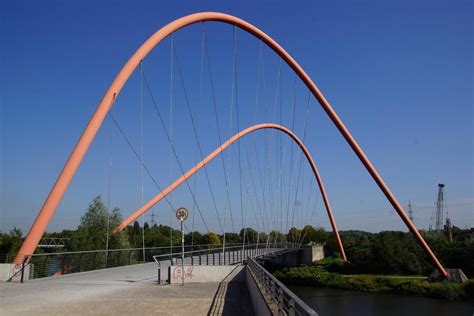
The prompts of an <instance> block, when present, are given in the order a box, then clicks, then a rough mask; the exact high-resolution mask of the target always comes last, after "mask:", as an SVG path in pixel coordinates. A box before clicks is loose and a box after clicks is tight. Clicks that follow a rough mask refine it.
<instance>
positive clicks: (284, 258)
mask: <svg viewBox="0 0 474 316" xmlns="http://www.w3.org/2000/svg"><path fill="white" fill-rule="evenodd" d="M321 259H324V246H323V245H318V244H314V245H311V246H303V247H302V248H301V249H299V250H297V251H294V252H289V253H286V254H283V255H281V256H279V257H277V258H275V259H273V260H272V263H273V264H276V265H279V266H285V267H294V266H298V265H300V264H311V263H313V262H314V261H317V260H321Z"/></svg>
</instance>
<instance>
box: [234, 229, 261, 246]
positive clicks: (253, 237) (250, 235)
mask: <svg viewBox="0 0 474 316" xmlns="http://www.w3.org/2000/svg"><path fill="white" fill-rule="evenodd" d="M244 233H245V243H246V244H254V243H256V242H257V239H258V237H259V236H258V232H257V231H256V230H255V229H253V228H250V227H247V228H242V229H241V230H240V233H239V235H240V239H241V240H243V239H244Z"/></svg>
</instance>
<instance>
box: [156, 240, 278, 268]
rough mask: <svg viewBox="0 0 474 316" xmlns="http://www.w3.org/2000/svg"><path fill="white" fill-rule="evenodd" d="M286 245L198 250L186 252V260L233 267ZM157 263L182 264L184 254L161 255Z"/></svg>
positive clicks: (193, 262)
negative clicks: (248, 258) (167, 261)
mask: <svg viewBox="0 0 474 316" xmlns="http://www.w3.org/2000/svg"><path fill="white" fill-rule="evenodd" d="M286 246H287V245H286V244H276V245H272V247H274V248H269V247H267V246H266V245H265V244H247V245H244V246H242V245H238V246H227V247H225V249H223V248H222V246H221V247H220V248H208V249H198V250H191V251H185V252H184V260H185V263H186V264H189V265H232V264H236V263H240V262H243V261H245V259H246V258H247V257H252V258H253V257H257V256H262V255H265V254H269V253H275V252H276V251H279V250H280V249H283V248H285V247H286ZM153 259H154V260H155V262H157V263H158V262H160V261H161V262H162V261H166V260H170V261H171V262H170V263H171V264H180V263H182V253H181V252H176V253H173V255H172V256H170V255H169V254H160V255H155V256H153Z"/></svg>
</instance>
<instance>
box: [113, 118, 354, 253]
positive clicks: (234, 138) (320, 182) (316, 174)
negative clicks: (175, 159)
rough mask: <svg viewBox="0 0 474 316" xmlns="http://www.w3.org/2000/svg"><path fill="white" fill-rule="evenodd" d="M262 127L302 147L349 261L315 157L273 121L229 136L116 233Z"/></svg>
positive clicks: (131, 217)
mask: <svg viewBox="0 0 474 316" xmlns="http://www.w3.org/2000/svg"><path fill="white" fill-rule="evenodd" d="M261 129H276V130H278V131H281V132H283V133H285V134H287V135H288V136H290V137H291V139H292V140H293V141H294V142H296V144H298V146H299V147H300V149H301V150H302V151H303V154H304V155H305V157H306V160H307V161H308V163H309V165H310V167H311V170H312V171H313V174H314V177H315V178H316V182H317V183H318V186H319V189H320V190H321V195H322V197H323V201H324V206H325V207H326V212H327V213H328V217H329V221H330V222H331V226H332V230H333V232H334V236H335V238H336V242H337V245H338V248H339V252H340V253H341V257H342V258H343V259H344V260H345V261H347V257H346V253H345V251H344V246H343V245H342V242H341V237H340V236H339V231H338V229H337V226H336V221H335V219H334V216H333V214H332V210H331V204H330V203H329V199H328V197H327V193H326V188H325V187H324V184H323V180H322V179H321V175H320V174H319V171H318V168H317V167H316V164H315V162H314V160H313V157H311V154H310V153H309V151H308V149H307V148H306V146H305V145H304V143H303V142H302V141H301V140H300V139H299V138H298V136H296V134H295V133H293V132H292V131H291V130H289V129H288V128H286V127H284V126H281V125H278V124H271V123H266V124H257V125H254V126H251V127H248V128H246V129H244V130H243V131H240V132H238V133H237V134H235V135H234V136H232V137H231V138H229V139H228V140H227V141H225V142H224V143H223V144H222V145H220V146H219V147H217V148H216V149H215V150H214V151H213V152H212V153H210V154H209V155H208V156H206V158H204V159H203V160H202V161H200V162H199V163H197V164H196V165H195V166H194V167H192V168H191V169H189V170H188V171H186V172H185V173H184V174H183V175H182V176H181V177H179V178H178V179H177V180H176V181H174V182H173V183H172V184H170V185H169V186H168V187H167V188H166V189H164V190H163V191H161V192H160V193H158V194H157V195H155V196H154V197H153V198H152V199H151V200H150V201H148V202H147V203H145V204H144V205H143V206H142V207H141V208H139V209H138V210H136V211H135V212H134V213H133V214H132V215H130V216H129V217H127V218H126V219H125V220H124V221H123V222H122V223H121V224H120V225H119V226H117V227H116V228H115V229H114V231H113V232H114V233H116V232H119V231H120V230H122V229H124V228H125V227H127V226H128V225H129V224H131V223H132V222H133V221H134V220H136V219H137V218H138V217H140V216H141V215H142V214H143V213H145V212H147V211H148V210H149V209H150V208H152V207H153V206H154V205H155V204H157V203H158V202H160V201H161V200H162V199H164V198H165V197H166V196H167V195H168V194H170V193H171V192H173V191H174V190H175V189H176V188H177V187H179V186H180V185H181V184H183V183H184V182H185V181H186V180H187V179H189V178H190V177H192V176H193V175H194V174H195V173H196V172H198V171H199V170H200V169H201V168H202V167H204V166H205V165H206V164H208V163H209V162H210V161H211V160H213V159H214V158H215V157H217V156H218V155H219V154H221V153H222V152H223V151H224V150H226V149H227V148H228V147H229V146H230V145H232V144H233V143H235V142H236V141H238V140H239V139H240V138H242V137H244V136H245V135H247V134H250V133H252V132H254V131H258V130H261Z"/></svg>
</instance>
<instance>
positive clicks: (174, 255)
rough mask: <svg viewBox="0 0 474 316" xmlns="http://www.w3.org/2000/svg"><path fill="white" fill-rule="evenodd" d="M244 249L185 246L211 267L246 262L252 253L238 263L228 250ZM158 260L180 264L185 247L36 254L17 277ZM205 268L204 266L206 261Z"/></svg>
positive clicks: (187, 252)
mask: <svg viewBox="0 0 474 316" xmlns="http://www.w3.org/2000/svg"><path fill="white" fill-rule="evenodd" d="M242 246H243V245H242V244H227V245H226V247H225V250H226V251H225V252H224V251H223V250H224V249H223V247H222V245H193V246H185V256H186V257H190V260H191V261H192V262H193V261H194V260H195V259H196V260H202V258H203V256H204V255H205V254H207V263H209V262H213V264H221V263H219V262H221V261H222V262H223V264H225V262H228V263H229V262H230V261H234V262H236V260H242V258H246V257H247V256H248V255H249V254H250V252H244V253H243V254H242V255H241V257H238V259H237V257H236V255H237V254H235V253H232V252H231V251H228V249H242ZM280 246H282V245H277V244H273V245H272V247H280ZM253 248H259V249H260V248H268V247H266V245H265V244H260V245H254V244H250V245H245V246H244V247H243V249H245V251H250V249H253ZM242 256H243V257H242ZM154 257H156V258H159V260H171V261H172V262H173V259H174V261H176V260H180V258H181V246H174V247H153V248H145V252H144V254H143V248H133V249H112V250H94V251H77V252H59V253H42V254H33V255H28V256H26V257H25V261H24V262H23V264H22V265H21V266H18V267H17V268H16V272H15V275H16V276H20V274H21V275H23V274H25V275H23V278H24V279H36V278H44V277H50V276H59V275H65V274H71V273H78V272H85V271H92V270H99V269H106V268H113V267H120V266H126V265H132V264H137V263H143V262H152V261H153V260H155V259H154ZM198 258H199V259H198ZM201 264H203V263H202V261H201Z"/></svg>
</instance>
